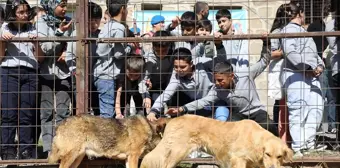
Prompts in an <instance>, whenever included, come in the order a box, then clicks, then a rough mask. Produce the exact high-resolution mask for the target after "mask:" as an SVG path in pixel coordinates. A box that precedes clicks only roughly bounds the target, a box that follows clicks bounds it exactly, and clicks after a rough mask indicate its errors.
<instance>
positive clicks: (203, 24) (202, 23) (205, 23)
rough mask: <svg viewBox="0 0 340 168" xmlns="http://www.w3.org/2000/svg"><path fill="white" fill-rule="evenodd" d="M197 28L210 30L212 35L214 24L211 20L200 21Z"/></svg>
mask: <svg viewBox="0 0 340 168" xmlns="http://www.w3.org/2000/svg"><path fill="white" fill-rule="evenodd" d="M197 28H198V29H199V28H205V29H207V30H209V32H210V33H211V31H212V24H211V21H210V20H199V21H198V22H197Z"/></svg>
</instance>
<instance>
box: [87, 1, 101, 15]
mask: <svg viewBox="0 0 340 168" xmlns="http://www.w3.org/2000/svg"><path fill="white" fill-rule="evenodd" d="M88 12H89V13H88V14H89V18H90V19H101V18H103V10H102V7H100V6H99V5H98V4H96V3H94V2H89V4H88Z"/></svg>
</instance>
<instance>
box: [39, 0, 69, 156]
mask: <svg viewBox="0 0 340 168" xmlns="http://www.w3.org/2000/svg"><path fill="white" fill-rule="evenodd" d="M40 5H41V6H42V7H43V8H44V9H45V12H46V15H42V16H41V17H40V18H38V21H37V22H36V23H35V27H36V29H37V31H38V36H39V37H69V36H70V35H71V33H72V31H73V30H74V28H73V25H72V21H71V19H70V18H69V17H67V16H66V11H67V1H66V0H41V1H40ZM39 45H40V46H41V49H42V51H43V53H44V55H45V59H44V61H43V62H42V63H41V64H40V78H39V80H40V83H41V105H40V107H41V110H40V112H41V116H40V117H41V128H42V130H41V131H42V139H43V147H44V152H50V150H51V144H52V138H53V136H54V134H55V131H54V129H55V128H54V123H57V124H59V123H60V122H61V121H63V120H64V119H65V118H67V117H69V116H70V115H71V111H70V110H69V109H70V103H71V100H72V89H71V88H72V83H71V76H70V71H69V69H68V67H67V65H66V62H65V55H66V54H65V53H66V52H65V51H66V45H67V43H66V42H57V41H55V42H40V43H39ZM54 112H56V115H54V114H53V113H54ZM54 116H55V117H54ZM54 118H55V120H54Z"/></svg>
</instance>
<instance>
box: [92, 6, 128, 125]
mask: <svg viewBox="0 0 340 168" xmlns="http://www.w3.org/2000/svg"><path fill="white" fill-rule="evenodd" d="M107 6H108V10H109V13H110V15H111V20H110V21H109V22H107V23H106V24H105V25H104V27H103V28H102V29H101V31H100V33H99V35H98V37H99V38H124V37H126V27H125V26H124V24H122V23H121V22H124V21H125V20H126V17H127V13H128V11H127V1H126V0H110V1H109V2H108V4H107ZM131 51H132V47H130V46H128V45H127V44H126V43H120V42H117V43H99V44H98V47H97V54H98V59H97V61H96V63H95V65H94V77H95V86H96V88H97V90H98V92H99V100H100V102H99V108H100V116H101V117H103V118H113V117H114V115H115V112H114V110H115V98H114V96H115V94H114V92H115V81H114V80H116V79H117V77H118V75H119V74H120V73H121V72H122V70H123V68H124V67H125V66H124V65H125V61H126V60H125V58H126V55H128V54H129V53H130V52H131Z"/></svg>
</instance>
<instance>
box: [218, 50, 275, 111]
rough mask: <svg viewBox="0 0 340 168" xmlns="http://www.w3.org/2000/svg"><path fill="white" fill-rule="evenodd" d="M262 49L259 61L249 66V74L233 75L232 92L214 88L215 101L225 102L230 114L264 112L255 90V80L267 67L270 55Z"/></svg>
mask: <svg viewBox="0 0 340 168" xmlns="http://www.w3.org/2000/svg"><path fill="white" fill-rule="evenodd" d="M264 51H266V50H265V48H263V51H262V55H261V59H260V60H259V61H258V62H257V63H255V64H254V65H252V66H250V70H249V74H246V73H237V72H236V73H235V80H234V86H235V88H234V89H232V90H226V89H221V88H218V87H215V88H214V91H215V93H213V95H215V96H216V97H215V100H223V101H225V102H226V103H227V104H228V105H229V107H230V108H231V109H232V112H236V113H241V114H243V115H249V114H252V113H254V112H257V111H259V110H266V109H265V107H264V106H263V105H262V103H261V100H260V97H259V95H258V93H257V90H256V85H255V78H256V77H258V76H259V75H260V74H261V73H262V72H263V71H264V70H265V69H266V67H267V65H268V64H269V61H270V54H267V53H265V52H264Z"/></svg>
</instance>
